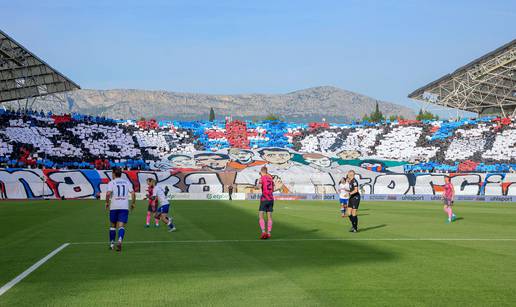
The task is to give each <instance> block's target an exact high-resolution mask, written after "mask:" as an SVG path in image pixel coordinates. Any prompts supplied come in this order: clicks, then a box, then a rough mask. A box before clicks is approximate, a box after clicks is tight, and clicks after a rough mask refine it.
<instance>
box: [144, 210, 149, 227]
mask: <svg viewBox="0 0 516 307" xmlns="http://www.w3.org/2000/svg"><path fill="white" fill-rule="evenodd" d="M149 223H150V212H148V211H147V218H146V219H145V224H147V225H149Z"/></svg>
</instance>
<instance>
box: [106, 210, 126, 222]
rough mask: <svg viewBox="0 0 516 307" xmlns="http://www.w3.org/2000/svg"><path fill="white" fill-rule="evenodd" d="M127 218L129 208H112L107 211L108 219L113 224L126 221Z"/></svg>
mask: <svg viewBox="0 0 516 307" xmlns="http://www.w3.org/2000/svg"><path fill="white" fill-rule="evenodd" d="M128 218H129V210H127V209H114V210H110V211H109V221H110V222H111V223H113V224H115V223H116V222H122V223H124V224H126V223H127V220H128Z"/></svg>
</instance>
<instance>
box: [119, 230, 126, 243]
mask: <svg viewBox="0 0 516 307" xmlns="http://www.w3.org/2000/svg"><path fill="white" fill-rule="evenodd" d="M124 235H125V228H124V227H120V228H118V242H122V240H123V239H124Z"/></svg>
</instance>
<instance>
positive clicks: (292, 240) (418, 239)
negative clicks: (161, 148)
mask: <svg viewBox="0 0 516 307" xmlns="http://www.w3.org/2000/svg"><path fill="white" fill-rule="evenodd" d="M305 241H516V238H492V239H489V238H326V239H325V238H313V239H310V238H306V239H303V238H299V239H271V240H258V239H254V240H236V239H235V240H231V239H227V240H224V239H221V240H170V241H165V240H161V241H126V242H124V244H159V243H184V244H189V243H194V244H195V243H247V242H305ZM108 243H109V242H73V243H70V244H72V245H95V244H106V245H107V244H108Z"/></svg>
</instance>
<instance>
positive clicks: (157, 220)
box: [147, 218, 159, 226]
mask: <svg viewBox="0 0 516 307" xmlns="http://www.w3.org/2000/svg"><path fill="white" fill-rule="evenodd" d="M154 223H155V224H156V226H158V225H159V219H156V218H155V219H154ZM147 224H148V223H147Z"/></svg>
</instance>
